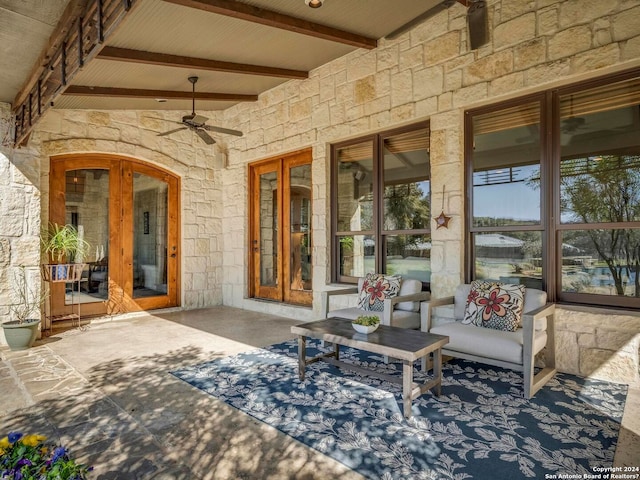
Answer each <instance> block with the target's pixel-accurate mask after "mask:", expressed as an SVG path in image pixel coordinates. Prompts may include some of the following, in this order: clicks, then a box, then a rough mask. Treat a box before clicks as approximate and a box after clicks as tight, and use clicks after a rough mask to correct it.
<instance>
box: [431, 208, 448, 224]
mask: <svg viewBox="0 0 640 480" xmlns="http://www.w3.org/2000/svg"><path fill="white" fill-rule="evenodd" d="M433 219H434V220H435V221H436V225H438V227H437V228H440V227H444V228H449V220H451V217H449V216H447V215H445V213H444V210H443V211H442V212H441V213H440V215H438V216H437V217H433Z"/></svg>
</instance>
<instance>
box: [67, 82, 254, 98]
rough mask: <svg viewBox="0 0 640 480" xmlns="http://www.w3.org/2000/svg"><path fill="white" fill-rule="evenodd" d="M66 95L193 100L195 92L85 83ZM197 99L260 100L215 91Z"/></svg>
mask: <svg viewBox="0 0 640 480" xmlns="http://www.w3.org/2000/svg"><path fill="white" fill-rule="evenodd" d="M62 95H65V96H70V95H73V96H84V97H123V98H167V99H169V98H174V99H175V98H178V99H179V98H188V99H189V100H191V99H192V98H193V96H194V93H193V92H179V91H174V90H145V89H138V88H111V87H91V86H85V85H70V86H68V87H67V89H66V90H65V91H64V92H63V93H62ZM195 98H196V99H197V100H222V101H235V102H254V101H256V100H258V95H244V94H239V93H215V92H196V93H195Z"/></svg>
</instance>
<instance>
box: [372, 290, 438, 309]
mask: <svg viewBox="0 0 640 480" xmlns="http://www.w3.org/2000/svg"><path fill="white" fill-rule="evenodd" d="M429 298H431V293H430V292H418V293H409V294H408V295H398V296H395V297H392V298H387V299H385V301H384V308H385V309H386V308H387V302H389V305H391V306H395V305H397V304H398V303H402V302H424V301H425V300H429Z"/></svg>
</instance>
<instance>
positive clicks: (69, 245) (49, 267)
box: [40, 223, 90, 282]
mask: <svg viewBox="0 0 640 480" xmlns="http://www.w3.org/2000/svg"><path fill="white" fill-rule="evenodd" d="M40 244H41V247H42V253H43V255H44V256H46V257H47V258H49V259H51V261H52V262H55V263H45V264H44V265H43V268H42V274H43V277H44V279H45V280H47V281H54V282H56V281H75V280H77V279H78V278H79V276H80V275H81V274H82V270H83V269H84V266H85V265H84V264H83V263H81V262H82V259H83V258H84V257H85V255H86V254H87V253H88V252H89V248H90V245H89V243H87V241H86V240H84V238H82V235H81V234H80V232H79V231H78V229H77V228H76V227H74V226H73V225H71V224H66V225H58V224H57V223H52V224H50V225H49V228H48V229H46V230H44V231H43V232H42V234H41V235H40ZM63 262H67V263H63ZM74 262H78V263H74Z"/></svg>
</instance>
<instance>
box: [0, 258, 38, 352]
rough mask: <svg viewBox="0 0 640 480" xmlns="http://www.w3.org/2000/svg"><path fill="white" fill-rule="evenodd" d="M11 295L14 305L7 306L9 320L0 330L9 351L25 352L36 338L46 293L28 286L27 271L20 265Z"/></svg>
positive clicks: (35, 287)
mask: <svg viewBox="0 0 640 480" xmlns="http://www.w3.org/2000/svg"><path fill="white" fill-rule="evenodd" d="M38 279H39V277H38ZM13 294H14V301H15V303H13V304H12V305H10V306H9V311H10V313H11V320H9V321H8V322H4V323H3V324H2V328H3V330H4V337H5V339H6V341H7V344H8V345H9V348H11V350H25V349H27V348H29V347H31V346H32V345H33V342H35V340H36V337H37V336H38V327H39V325H40V321H41V313H40V312H41V308H42V306H43V304H44V301H45V299H46V298H47V293H46V292H45V291H43V290H39V289H38V288H37V286H35V285H30V284H29V279H28V278H27V269H26V267H25V266H24V265H20V267H18V271H17V273H16V274H15V276H14V283H13Z"/></svg>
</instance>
